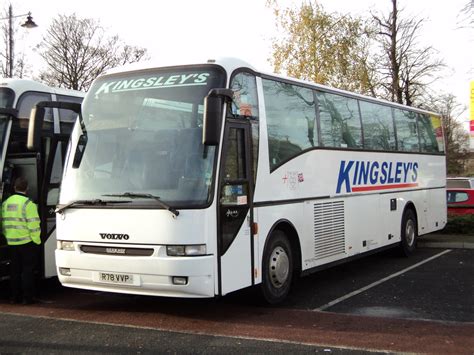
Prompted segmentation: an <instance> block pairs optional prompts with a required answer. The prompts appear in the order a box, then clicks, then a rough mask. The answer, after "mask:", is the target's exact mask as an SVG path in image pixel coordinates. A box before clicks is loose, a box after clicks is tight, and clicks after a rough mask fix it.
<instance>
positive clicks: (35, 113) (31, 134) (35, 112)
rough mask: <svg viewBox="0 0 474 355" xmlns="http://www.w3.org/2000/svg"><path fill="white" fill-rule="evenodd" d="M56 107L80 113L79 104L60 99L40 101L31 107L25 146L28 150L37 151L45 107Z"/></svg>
mask: <svg viewBox="0 0 474 355" xmlns="http://www.w3.org/2000/svg"><path fill="white" fill-rule="evenodd" d="M46 107H50V108H58V109H66V110H71V111H74V112H75V113H77V114H78V115H79V116H80V115H81V104H78V103H75V102H62V101H41V102H38V103H37V104H36V106H34V107H33V109H32V110H31V114H30V121H29V123H28V140H27V143H26V146H27V148H28V149H29V150H32V151H39V150H40V144H41V133H42V129H43V122H44V116H45V112H46V110H45V108H46Z"/></svg>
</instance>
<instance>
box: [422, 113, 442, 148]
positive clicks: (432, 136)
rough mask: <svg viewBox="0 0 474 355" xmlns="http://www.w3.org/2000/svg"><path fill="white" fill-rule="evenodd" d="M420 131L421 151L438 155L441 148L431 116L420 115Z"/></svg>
mask: <svg viewBox="0 0 474 355" xmlns="http://www.w3.org/2000/svg"><path fill="white" fill-rule="evenodd" d="M418 131H419V133H420V145H421V151H422V152H427V153H438V152H439V146H438V141H437V140H436V131H435V129H434V127H433V124H432V121H431V118H430V116H428V115H426V114H418Z"/></svg>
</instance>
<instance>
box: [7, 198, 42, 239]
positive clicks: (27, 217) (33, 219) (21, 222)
mask: <svg viewBox="0 0 474 355" xmlns="http://www.w3.org/2000/svg"><path fill="white" fill-rule="evenodd" d="M1 217H2V218H1V220H2V231H3V235H4V236H5V238H6V239H7V243H8V245H22V244H26V243H29V242H31V241H33V242H34V243H36V244H41V239H40V234H41V229H40V218H39V215H38V208H37V207H36V205H35V203H34V202H32V201H31V200H30V199H29V198H28V197H26V196H23V195H17V194H15V195H12V196H10V197H9V198H8V199H7V200H6V201H4V202H3V203H2V216H1Z"/></svg>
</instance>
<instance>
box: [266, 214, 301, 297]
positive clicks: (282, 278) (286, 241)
mask: <svg viewBox="0 0 474 355" xmlns="http://www.w3.org/2000/svg"><path fill="white" fill-rule="evenodd" d="M300 255H301V251H300V246H299V240H298V235H297V233H296V229H295V228H294V227H293V226H292V225H291V223H290V222H288V221H279V222H278V223H276V224H275V225H274V226H273V228H272V229H271V230H270V232H269V233H268V237H267V239H266V241H265V247H264V250H263V255H262V284H261V286H260V287H261V291H262V296H263V298H264V299H265V301H266V302H267V303H270V304H277V303H280V302H281V301H283V300H284V299H285V298H286V296H287V295H288V293H289V291H290V288H291V285H292V283H293V280H294V278H295V276H296V275H297V273H298V272H299V271H300V270H301V266H300V264H301V261H300V260H301V256H300Z"/></svg>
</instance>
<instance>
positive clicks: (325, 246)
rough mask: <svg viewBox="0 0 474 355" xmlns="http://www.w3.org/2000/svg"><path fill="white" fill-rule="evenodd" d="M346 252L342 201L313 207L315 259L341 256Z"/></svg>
mask: <svg viewBox="0 0 474 355" xmlns="http://www.w3.org/2000/svg"><path fill="white" fill-rule="evenodd" d="M345 251H346V245H345V225H344V201H335V202H324V203H316V204H315V205H314V253H315V258H316V259H324V258H328V257H331V256H335V255H339V254H343V253H345Z"/></svg>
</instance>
